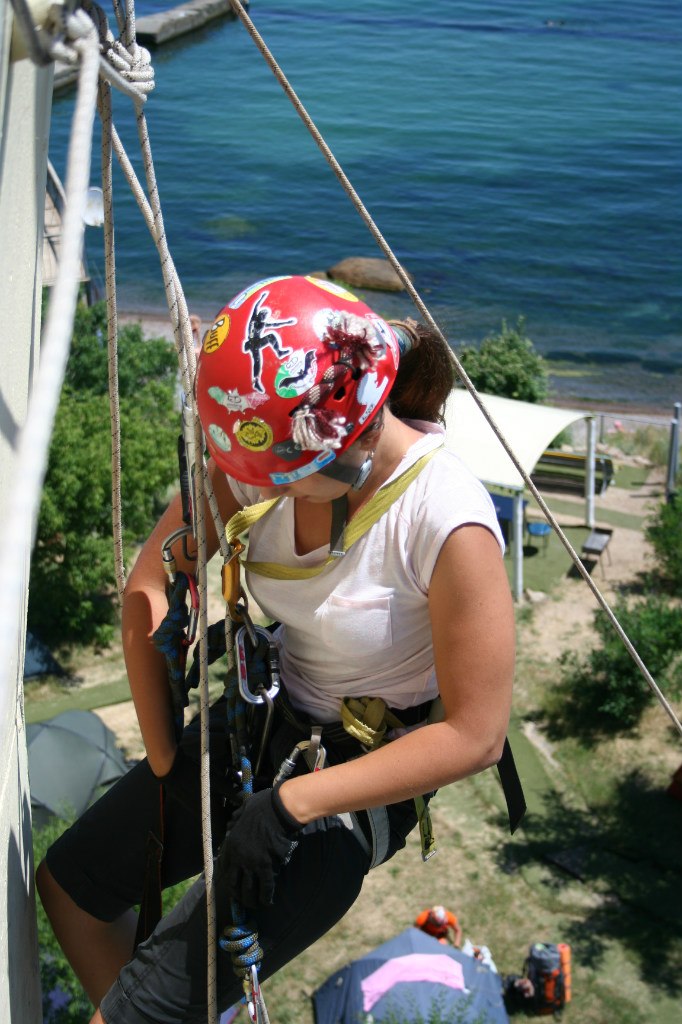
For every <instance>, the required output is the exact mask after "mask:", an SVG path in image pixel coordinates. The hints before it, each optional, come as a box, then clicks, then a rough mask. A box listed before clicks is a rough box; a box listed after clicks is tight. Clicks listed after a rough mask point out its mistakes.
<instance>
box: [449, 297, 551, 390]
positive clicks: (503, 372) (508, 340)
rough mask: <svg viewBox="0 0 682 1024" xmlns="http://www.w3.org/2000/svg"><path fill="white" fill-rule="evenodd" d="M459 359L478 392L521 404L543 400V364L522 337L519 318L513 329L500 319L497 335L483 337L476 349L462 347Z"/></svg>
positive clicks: (522, 325) (545, 374)
mask: <svg viewBox="0 0 682 1024" xmlns="http://www.w3.org/2000/svg"><path fill="white" fill-rule="evenodd" d="M459 359H460V362H461V363H462V366H463V367H464V369H465V370H466V372H467V374H468V375H469V377H470V378H471V380H472V382H473V384H474V386H475V387H476V389H477V390H478V391H483V392H486V393H487V394H489V395H501V396H502V397H503V398H515V399H517V400H518V401H521V402H543V401H544V400H545V398H546V397H547V389H548V371H547V364H546V362H545V360H544V359H543V358H542V356H541V355H540V354H539V353H538V352H536V351H535V348H534V346H533V342H532V341H531V340H530V338H527V337H526V335H525V320H524V318H523V317H519V319H518V321H517V324H516V327H508V326H507V322H506V320H503V321H502V329H501V331H500V333H499V334H492V335H489V336H488V337H487V338H484V340H483V341H482V342H481V346H480V348H475V347H474V346H473V345H462V347H461V350H460V352H459Z"/></svg>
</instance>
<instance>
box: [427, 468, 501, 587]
mask: <svg viewBox="0 0 682 1024" xmlns="http://www.w3.org/2000/svg"><path fill="white" fill-rule="evenodd" d="M443 454H444V457H443V458H442V459H439V463H440V464H439V465H438V466H434V472H433V473H431V474H429V477H428V481H427V482H426V485H425V487H424V490H423V494H422V497H421V502H420V506H419V508H418V510H417V518H416V520H415V522H416V524H417V525H416V526H414V527H413V529H412V540H413V543H412V545H411V552H410V555H411V559H410V560H411V563H412V566H413V570H414V572H415V575H416V578H417V582H418V585H419V586H420V588H421V589H422V590H423V591H424V593H426V592H427V591H428V589H429V585H430V583H431V576H432V574H433V570H434V566H435V564H436V560H437V559H438V555H439V554H440V550H441V548H442V547H443V544H444V543H445V541H446V540H447V538H448V537H449V536H450V534H451V533H452V531H453V530H456V529H458V527H460V526H465V525H467V524H475V525H478V526H484V527H486V529H488V530H490V532H491V533H492V534H493V536H494V537H495V539H496V541H497V543H498V544H499V546H500V551H501V552H502V554H504V539H503V537H502V532H501V530H500V525H499V523H498V521H497V516H496V514H495V506H494V505H493V502H492V499H491V497H490V495H489V494H488V492H487V491H486V489H485V487H484V486H483V484H482V483H481V482H480V481H479V480H477V479H476V477H475V476H473V474H472V473H470V472H469V470H468V469H467V468H466V467H465V466H464V465H463V463H462V462H461V461H460V460H459V459H458V458H457V457H456V456H454V455H452V454H451V453H443Z"/></svg>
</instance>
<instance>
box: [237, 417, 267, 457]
mask: <svg viewBox="0 0 682 1024" xmlns="http://www.w3.org/2000/svg"><path fill="white" fill-rule="evenodd" d="M234 432H235V434H236V437H237V440H238V441H239V443H240V445H241V446H242V448H248V449H249V451H250V452H264V451H265V450H266V449H267V448H269V447H270V445H271V444H272V441H273V434H272V427H270V426H269V424H267V423H266V422H265V421H264V420H261V419H259V418H258V416H254V417H253V419H252V420H237V422H236V423H235V425H234Z"/></svg>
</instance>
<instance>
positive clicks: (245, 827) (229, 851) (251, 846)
mask: <svg viewBox="0 0 682 1024" xmlns="http://www.w3.org/2000/svg"><path fill="white" fill-rule="evenodd" d="M278 788H279V787H277V786H275V787H273V788H272V789H262V790H261V791H260V792H259V793H254V794H253V795H252V796H249V797H248V799H246V800H244V802H243V803H242V805H241V807H238V808H237V810H236V811H235V812H234V814H233V815H232V818H231V820H230V824H229V827H228V831H227V835H226V836H225V839H224V841H223V845H222V847H221V849H220V853H219V855H218V860H219V866H220V870H221V871H222V872H224V875H225V880H226V884H227V889H228V892H229V894H230V896H231V897H232V899H234V900H238V901H239V903H240V904H241V905H242V906H244V907H257V906H260V905H263V904H266V903H272V902H273V899H274V896H275V882H276V879H277V875H278V874H279V871H280V869H281V868H282V867H283V865H284V864H286V863H287V862H288V860H289V858H290V857H291V854H292V853H293V851H294V850H295V848H296V846H297V839H296V836H297V835H298V833H299V832H300V831H301V829H302V828H303V825H302V824H301V822H300V821H297V820H296V818H294V817H293V816H292V815H291V814H289V812H288V811H287V809H286V807H285V806H284V804H283V803H282V798H281V797H280V795H279V792H278Z"/></svg>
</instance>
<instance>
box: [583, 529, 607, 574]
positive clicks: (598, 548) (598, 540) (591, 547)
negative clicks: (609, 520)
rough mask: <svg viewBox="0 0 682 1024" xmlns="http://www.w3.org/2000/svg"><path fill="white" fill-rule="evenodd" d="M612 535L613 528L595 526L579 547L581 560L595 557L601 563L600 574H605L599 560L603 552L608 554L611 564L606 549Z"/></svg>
mask: <svg viewBox="0 0 682 1024" xmlns="http://www.w3.org/2000/svg"><path fill="white" fill-rule="evenodd" d="M612 536H613V530H611V529H609V528H608V527H607V526H600V527H596V528H595V529H594V530H592V532H591V533H590V535H589V537H587V539H586V540H585V542H584V544H583V546H582V548H581V549H580V554H581V556H582V558H583V561H584V560H585V558H595V559H596V560H597V561H598V562H599V564H600V565H601V571H602V575H606V574H605V573H604V564H603V562H602V560H601V557H602V555H603V554H604V552H606V554H607V555H608V557H609V564H611V552H610V551H609V550H608V547H609V542H610V540H611V537H612Z"/></svg>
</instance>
